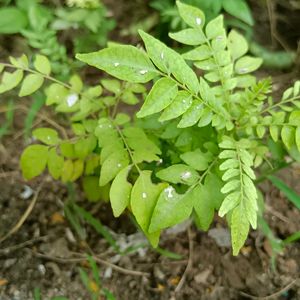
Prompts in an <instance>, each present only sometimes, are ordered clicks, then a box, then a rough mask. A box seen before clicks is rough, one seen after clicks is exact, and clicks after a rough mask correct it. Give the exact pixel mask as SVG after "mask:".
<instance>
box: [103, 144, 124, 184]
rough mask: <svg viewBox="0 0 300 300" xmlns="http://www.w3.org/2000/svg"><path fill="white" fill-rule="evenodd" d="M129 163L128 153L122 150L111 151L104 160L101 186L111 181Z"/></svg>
mask: <svg viewBox="0 0 300 300" xmlns="http://www.w3.org/2000/svg"><path fill="white" fill-rule="evenodd" d="M128 164H129V158H128V153H127V151H125V150H120V151H116V152H113V153H111V154H110V155H109V156H108V157H107V159H106V160H105V161H104V163H103V164H102V167H101V172H100V181H99V184H100V186H104V185H106V184H107V183H109V182H110V181H111V180H112V179H114V178H115V176H116V175H117V174H118V173H119V172H120V171H121V170H122V169H124V168H125V167H127V166H128Z"/></svg>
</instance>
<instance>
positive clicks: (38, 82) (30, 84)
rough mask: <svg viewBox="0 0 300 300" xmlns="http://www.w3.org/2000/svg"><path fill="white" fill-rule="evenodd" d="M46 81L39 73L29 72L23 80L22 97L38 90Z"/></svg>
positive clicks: (20, 93) (20, 94)
mask: <svg viewBox="0 0 300 300" xmlns="http://www.w3.org/2000/svg"><path fill="white" fill-rule="evenodd" d="M43 83H44V77H43V76H42V75H39V74H29V75H27V76H26V77H25V79H24V80H23V82H22V86H21V90H20V92H19V96H20V97H24V96H28V95H31V94H33V93H34V92H36V91H37V90H38V89H39V88H40V87H41V86H42V84H43Z"/></svg>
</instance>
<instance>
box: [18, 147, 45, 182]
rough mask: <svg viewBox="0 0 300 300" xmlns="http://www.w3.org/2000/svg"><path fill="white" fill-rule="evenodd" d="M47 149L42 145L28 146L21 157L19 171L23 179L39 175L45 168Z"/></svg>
mask: <svg viewBox="0 0 300 300" xmlns="http://www.w3.org/2000/svg"><path fill="white" fill-rule="evenodd" d="M47 161H48V147H47V146H43V145H31V146H28V147H27V148H26V149H25V150H24V152H23V153H22V156H21V170H22V173H23V177H24V178H25V179H31V178H33V177H36V176H38V175H40V174H41V173H42V172H43V171H44V169H45V168H46V165H47Z"/></svg>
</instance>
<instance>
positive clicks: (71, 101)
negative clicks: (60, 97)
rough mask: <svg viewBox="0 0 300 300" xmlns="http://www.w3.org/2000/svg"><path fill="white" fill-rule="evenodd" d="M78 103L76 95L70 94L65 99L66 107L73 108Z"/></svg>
mask: <svg viewBox="0 0 300 300" xmlns="http://www.w3.org/2000/svg"><path fill="white" fill-rule="evenodd" d="M77 101H78V95H77V94H71V95H69V96H68V98H67V103H68V106H69V107H71V106H73V105H74V104H75V103H76V102H77Z"/></svg>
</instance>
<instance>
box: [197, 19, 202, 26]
mask: <svg viewBox="0 0 300 300" xmlns="http://www.w3.org/2000/svg"><path fill="white" fill-rule="evenodd" d="M201 23H202V20H201V19H200V18H196V24H197V25H199V26H200V25H201Z"/></svg>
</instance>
